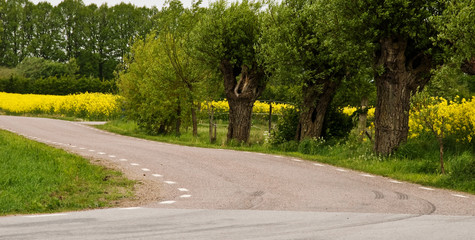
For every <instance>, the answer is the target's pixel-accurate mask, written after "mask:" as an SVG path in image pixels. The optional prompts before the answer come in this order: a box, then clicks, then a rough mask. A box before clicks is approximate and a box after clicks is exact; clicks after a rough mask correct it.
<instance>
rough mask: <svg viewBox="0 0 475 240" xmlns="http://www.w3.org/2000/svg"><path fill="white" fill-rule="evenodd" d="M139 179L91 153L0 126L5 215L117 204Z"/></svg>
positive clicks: (1, 210)
mask: <svg viewBox="0 0 475 240" xmlns="http://www.w3.org/2000/svg"><path fill="white" fill-rule="evenodd" d="M134 184H135V182H134V181H131V180H128V179H126V178H125V177H123V176H122V173H120V172H118V171H113V170H110V169H105V168H104V167H101V166H97V165H93V164H91V163H90V162H89V161H88V160H87V159H84V158H81V157H79V156H76V155H73V154H69V153H67V152H65V151H63V150H59V149H54V148H52V147H49V146H47V145H45V144H42V143H37V142H34V141H31V140H28V139H26V138H24V137H21V136H18V135H15V134H12V133H9V132H6V131H2V130H0V216H1V215H10V214H27V213H49V212H61V211H71V210H82V209H90V208H102V207H111V206H114V205H115V204H117V203H118V202H119V201H120V200H121V199H125V198H131V197H132V196H133V186H134Z"/></svg>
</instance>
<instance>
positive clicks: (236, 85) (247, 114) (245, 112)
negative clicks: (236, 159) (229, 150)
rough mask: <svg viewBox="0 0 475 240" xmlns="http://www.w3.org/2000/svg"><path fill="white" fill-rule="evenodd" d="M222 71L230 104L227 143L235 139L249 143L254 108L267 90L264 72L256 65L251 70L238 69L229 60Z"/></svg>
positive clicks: (222, 66)
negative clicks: (265, 89) (255, 103)
mask: <svg viewBox="0 0 475 240" xmlns="http://www.w3.org/2000/svg"><path fill="white" fill-rule="evenodd" d="M220 71H221V73H222V74H223V79H224V89H225V92H226V98H227V99H228V104H229V125H228V134H227V141H228V142H229V141H231V140H232V139H234V140H237V141H238V142H247V141H248V140H249V135H250V131H251V116H252V107H253V106H254V102H255V101H256V99H257V98H258V97H259V96H260V95H261V94H262V91H264V88H265V84H264V72H263V71H262V69H261V68H259V67H258V66H257V65H256V64H255V65H254V66H252V67H251V68H249V66H247V65H242V66H241V67H240V68H238V67H235V66H233V64H231V62H230V61H229V60H223V61H221V64H220ZM238 76H240V79H239V80H237V77H238Z"/></svg>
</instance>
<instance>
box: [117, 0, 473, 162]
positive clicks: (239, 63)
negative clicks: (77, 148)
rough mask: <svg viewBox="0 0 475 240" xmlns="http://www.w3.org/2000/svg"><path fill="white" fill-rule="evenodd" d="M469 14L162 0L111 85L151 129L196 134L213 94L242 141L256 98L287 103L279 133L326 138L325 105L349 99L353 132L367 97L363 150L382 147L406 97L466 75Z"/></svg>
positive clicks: (369, 3) (396, 139)
mask: <svg viewBox="0 0 475 240" xmlns="http://www.w3.org/2000/svg"><path fill="white" fill-rule="evenodd" d="M473 12H475V5H474V2H473V1H471V0H462V1H442V0H441V1H423V0H416V1H410V0H403V1H401V0H398V1H395V0H385V1H379V0H377V1H376V0H356V1H347V0H329V1H307V0H284V1H281V2H278V3H277V2H272V1H271V2H270V3H269V4H268V5H267V6H264V5H263V3H262V2H259V1H246V0H243V1H240V2H233V3H229V2H227V1H224V0H218V1H216V2H214V3H211V4H210V6H209V8H200V7H199V6H197V5H195V6H193V7H192V8H191V9H184V8H183V6H182V5H181V3H180V2H179V1H170V2H169V6H168V7H165V8H164V9H163V10H162V12H161V15H160V18H158V21H157V26H158V27H159V28H158V29H157V31H156V32H154V33H152V34H150V35H147V37H146V38H143V39H140V40H139V41H137V42H135V44H134V45H133V47H132V48H131V53H130V56H131V57H130V58H127V59H126V60H125V64H124V70H123V71H121V72H120V73H119V78H118V86H119V88H120V90H121V93H122V95H123V96H124V97H125V99H126V103H127V106H125V108H126V109H127V110H128V113H129V116H131V117H132V118H134V119H136V120H137V121H138V123H139V124H140V125H141V126H142V127H143V128H145V129H147V130H148V131H150V132H152V133H157V134H160V133H169V132H172V131H175V132H176V133H177V134H178V133H179V130H180V125H181V124H182V123H185V124H192V125H193V133H194V135H196V133H197V131H196V129H197V124H196V123H197V119H196V111H197V109H198V106H197V104H196V103H197V102H201V101H203V100H212V99H213V98H214V99H215V98H216V95H219V94H221V96H223V95H224V96H225V97H226V99H227V101H228V104H229V109H230V110H229V117H228V119H229V125H228V132H227V141H237V142H248V140H249V137H250V128H251V124H252V119H251V116H252V107H253V105H254V102H255V101H256V100H257V99H259V98H261V97H262V96H266V97H265V99H270V98H271V97H272V96H279V95H284V96H283V97H285V98H286V99H293V100H294V102H295V103H296V105H297V108H298V112H296V113H295V114H296V116H295V117H292V118H289V119H291V120H292V121H289V124H285V125H286V126H289V127H288V129H290V131H288V132H290V133H292V134H288V135H289V136H286V137H285V139H284V140H285V141H289V140H296V141H299V142H302V141H305V140H306V139H318V138H321V137H322V136H325V134H326V129H328V127H326V126H328V124H329V123H330V122H331V121H329V119H331V113H332V112H333V111H332V109H335V108H338V107H341V106H345V104H346V105H348V103H349V102H352V103H353V104H354V103H355V102H358V103H360V105H361V108H360V109H359V110H358V113H359V115H360V116H359V117H360V120H359V122H360V123H359V125H361V130H362V131H364V130H365V128H366V125H367V122H366V115H367V114H366V112H367V109H368V108H367V106H369V105H373V106H375V109H376V112H375V119H374V133H373V134H372V141H373V142H374V150H375V152H376V153H378V154H382V155H389V154H391V153H393V152H394V151H396V150H397V149H398V147H399V146H400V145H401V144H403V143H404V142H406V140H407V137H408V130H409V127H408V119H409V112H410V109H411V98H412V96H414V95H416V94H418V93H419V92H421V91H423V90H424V89H428V90H431V91H433V92H432V94H435V95H437V94H440V93H443V92H444V91H447V90H448V89H449V88H452V89H453V90H454V91H451V92H453V93H456V92H459V91H458V90H460V87H459V86H462V84H461V83H466V81H465V79H469V80H468V81H472V80H473V77H469V76H470V75H473V74H474V72H475V71H472V70H473V69H475V55H474V52H475V46H474V45H473V39H472V38H471V37H470V36H473V33H474V32H475V29H474V27H473V26H475V22H474V18H473V17H470V16H472V15H473ZM461 66H462V67H461ZM448 79H451V80H448ZM457 79H459V80H460V81H459V80H457ZM434 80H436V81H434ZM472 82H474V81H472ZM432 83H434V84H433V85H432ZM450 83H455V87H454V84H452V85H451V84H450ZM467 86H469V85H467ZM269 90H271V91H269ZM269 96H271V97H269ZM274 99H275V98H274ZM340 125H341V124H340ZM291 128H292V129H291ZM281 130H282V129H278V130H277V131H281ZM210 132H211V130H210Z"/></svg>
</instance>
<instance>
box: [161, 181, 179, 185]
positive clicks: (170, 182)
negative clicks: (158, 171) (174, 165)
mask: <svg viewBox="0 0 475 240" xmlns="http://www.w3.org/2000/svg"><path fill="white" fill-rule="evenodd" d="M164 183H166V184H170V185H171V184H176V182H174V181H164Z"/></svg>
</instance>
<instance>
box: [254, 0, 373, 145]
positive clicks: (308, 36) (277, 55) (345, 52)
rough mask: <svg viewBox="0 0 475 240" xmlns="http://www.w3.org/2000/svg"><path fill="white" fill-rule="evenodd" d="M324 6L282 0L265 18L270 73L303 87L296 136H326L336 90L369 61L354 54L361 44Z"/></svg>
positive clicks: (265, 49) (265, 50)
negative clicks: (350, 39)
mask: <svg viewBox="0 0 475 240" xmlns="http://www.w3.org/2000/svg"><path fill="white" fill-rule="evenodd" d="M323 4H324V3H323V2H322V1H308V0H284V1H283V2H282V3H280V4H271V5H270V7H269V8H268V11H267V12H266V14H265V15H264V17H263V19H264V20H263V24H262V29H263V34H262V37H261V42H260V43H261V52H260V53H261V54H260V56H261V59H262V61H263V62H264V64H265V66H266V69H267V71H268V72H269V73H270V75H271V78H272V80H274V81H277V82H279V83H280V84H288V85H298V86H300V88H301V90H302V95H301V96H300V97H299V98H300V117H299V124H298V127H297V133H296V140H303V139H305V138H313V137H320V136H321V135H322V130H323V126H324V121H325V116H326V113H327V109H328V108H329V106H330V104H331V102H332V100H333V97H334V96H335V93H336V91H337V89H338V88H339V86H340V85H341V84H342V82H343V81H351V80H350V79H351V78H352V77H354V76H355V75H356V72H357V70H358V67H357V66H359V65H362V63H364V62H365V56H361V55H357V54H355V53H359V52H360V51H357V50H356V49H358V48H359V47H360V46H359V45H358V44H354V43H352V42H345V41H344V38H341V37H340V36H339V34H340V33H339V32H338V31H337V30H338V29H337V28H336V27H337V25H336V21H337V18H336V15H334V14H333V13H332V12H328V11H325V6H324V5H323ZM347 85H348V84H347Z"/></svg>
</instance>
